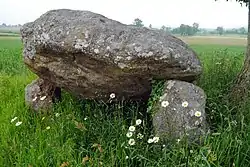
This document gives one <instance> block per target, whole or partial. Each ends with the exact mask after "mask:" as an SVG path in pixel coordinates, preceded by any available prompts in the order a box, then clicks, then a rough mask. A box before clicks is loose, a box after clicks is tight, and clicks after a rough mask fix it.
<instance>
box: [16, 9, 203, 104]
mask: <svg viewBox="0 0 250 167" xmlns="http://www.w3.org/2000/svg"><path fill="white" fill-rule="evenodd" d="M21 36H22V41H23V44H24V50H23V55H24V62H25V64H26V65H27V66H28V67H29V68H30V69H31V70H32V71H33V72H34V73H36V74H37V75H38V76H39V77H40V78H42V79H45V80H48V81H50V83H51V84H53V85H55V86H56V87H60V88H63V89H65V90H66V91H68V92H71V93H73V94H75V95H78V96H81V97H83V98H90V99H97V100H98V99H102V100H107V99H109V98H110V94H111V93H114V94H115V97H116V99H141V98H145V97H148V95H149V94H150V91H151V80H152V79H154V78H155V79H178V80H183V81H193V80H195V79H196V77H197V76H199V75H200V74H201V72H202V68H201V64H200V61H199V60H198V58H197V56H196V54H195V52H194V51H193V50H192V49H190V48H189V47H188V46H187V45H186V44H185V43H184V42H183V41H181V40H180V39H178V38H176V37H174V36H172V35H169V34H167V33H164V32H162V31H159V30H151V29H148V28H141V27H136V26H132V25H125V24H122V23H120V22H117V21H114V20H111V19H109V18H107V17H104V16H102V15H100V14H96V13H92V12H90V11H79V10H67V9H61V10H52V11H48V12H47V13H45V14H43V15H42V16H41V17H40V18H38V19H37V20H35V21H34V22H30V23H27V24H25V25H24V26H23V27H22V28H21Z"/></svg>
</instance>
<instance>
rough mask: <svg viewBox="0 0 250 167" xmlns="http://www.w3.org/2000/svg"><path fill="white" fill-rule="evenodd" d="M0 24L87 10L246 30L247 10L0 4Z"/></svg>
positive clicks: (120, 2) (44, 1)
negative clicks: (64, 10) (48, 13)
mask: <svg viewBox="0 0 250 167" xmlns="http://www.w3.org/2000/svg"><path fill="white" fill-rule="evenodd" d="M0 8H1V9H0V24H2V23H7V24H23V23H26V22H30V21H34V20H35V19H36V18H38V17H39V16H40V15H41V14H43V13H45V12H46V11H48V10H51V9H60V8H67V9H78V10H89V11H92V12H96V13H99V14H103V15H104V16H106V17H109V18H111V19H114V20H117V21H120V22H122V23H125V24H131V23H132V22H133V20H134V19H135V18H137V17H138V18H140V19H142V20H143V22H144V24H145V25H146V26H148V25H149V24H152V25H153V27H161V26H162V25H165V26H172V27H177V26H179V25H180V24H182V23H183V24H190V25H191V24H193V22H197V23H199V24H200V27H202V28H216V27H217V26H223V27H224V28H233V27H242V26H245V27H246V26H247V8H246V7H245V6H242V7H241V5H240V4H239V3H237V2H235V0H232V2H230V0H229V2H226V0H218V1H217V2H215V1H214V0H0Z"/></svg>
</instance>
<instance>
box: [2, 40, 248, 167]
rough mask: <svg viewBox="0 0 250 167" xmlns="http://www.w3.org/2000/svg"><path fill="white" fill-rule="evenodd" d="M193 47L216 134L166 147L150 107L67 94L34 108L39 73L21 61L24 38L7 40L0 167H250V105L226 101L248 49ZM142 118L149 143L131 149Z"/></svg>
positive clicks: (141, 129)
mask: <svg viewBox="0 0 250 167" xmlns="http://www.w3.org/2000/svg"><path fill="white" fill-rule="evenodd" d="M192 47H193V48H195V50H197V52H198V53H199V57H200V59H201V61H202V63H203V66H204V72H203V75H202V76H201V78H200V79H199V80H198V83H197V84H198V85H199V86H200V87H202V88H203V89H204V90H205V92H206V94H207V96H208V99H207V108H206V112H207V118H208V121H209V123H210V125H211V134H210V135H209V136H208V138H207V139H206V140H205V143H204V145H201V146H190V147H188V146H187V145H186V144H185V142H180V143H176V144H174V145H172V147H167V144H166V146H165V147H164V146H163V145H162V144H160V143H159V144H158V143H156V144H148V143H147V139H148V138H149V137H152V135H153V134H151V128H152V126H151V118H150V116H149V115H147V114H146V110H147V108H148V107H150V106H147V105H148V104H139V103H128V102H127V103H125V102H120V103H115V104H107V103H101V102H94V101H85V100H78V99H76V98H75V97H72V96H71V95H69V94H67V93H64V95H63V100H62V102H60V103H58V104H57V105H55V107H54V108H53V109H52V110H51V112H50V113H47V114H39V113H35V112H33V111H30V110H29V109H28V108H27V107H26V105H25V102H24V88H25V86H26V85H27V84H28V83H30V82H31V81H32V80H33V79H35V78H36V76H35V75H34V74H32V73H31V72H30V71H29V70H28V69H27V68H26V67H25V66H24V65H23V63H22V50H21V43H20V41H18V40H6V39H5V40H1V39H0V60H1V61H0V166H4V167H5V166H6V167H11V166H17V167H18V166H20V167H24V166H32V167H43V166H44V167H48V166H53V167H54V166H74V167H78V166H79V167H80V166H84V164H85V165H86V166H105V167H111V166H131V167H132V166H133V167H135V166H150V167H151V166H152V167H155V166H166V167H169V166H174V167H176V166H192V167H193V166H194V167H196V166H197V167H199V166H212V167H215V166H216V167H220V166H221V167H226V166H228V167H229V166H230V167H232V166H237V167H245V166H246V167H247V166H249V164H250V136H249V135H248V134H249V133H250V120H249V119H250V115H249V110H250V105H248V104H246V105H245V106H243V107H239V106H230V104H229V103H228V102H227V101H226V100H225V98H223V97H224V96H225V95H226V94H227V91H228V88H229V87H230V86H231V83H232V81H233V79H234V78H235V76H236V75H237V73H238V72H239V70H240V68H241V66H242V60H243V52H244V50H243V49H244V48H243V47H242V48H241V49H239V50H237V51H235V50H230V49H228V50H225V49H219V50H218V49H213V47H211V48H210V49H209V50H202V49H200V48H201V47H202V46H198V45H197V46H192ZM154 92H156V94H155V96H157V92H158V91H157V90H154ZM153 96H154V95H153ZM149 104H150V103H149ZM14 117H17V120H15V121H14V122H12V123H11V119H13V118H14ZM136 119H141V120H143V123H142V124H141V125H140V126H136V130H139V131H140V133H142V134H143V135H144V138H143V139H142V140H139V139H136V138H135V139H136V144H135V145H134V146H130V145H128V138H127V137H126V133H127V131H128V128H129V126H131V125H134V124H135V120H136ZM18 121H20V122H22V124H21V125H20V126H16V125H15V124H16V122H18Z"/></svg>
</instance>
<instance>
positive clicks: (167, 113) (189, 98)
mask: <svg viewBox="0 0 250 167" xmlns="http://www.w3.org/2000/svg"><path fill="white" fill-rule="evenodd" d="M205 104H206V95H205V93H204V91H203V90H202V89H201V88H199V87H198V86H195V85H193V84H191V83H188V82H184V81H177V80H169V81H167V82H166V83H165V85H164V92H163V95H162V96H161V97H160V100H159V102H158V103H157V106H156V107H154V112H153V125H154V129H155V133H156V135H157V136H159V137H160V138H161V139H162V140H163V141H164V140H165V141H168V142H169V141H173V140H174V141H179V140H182V139H183V138H185V137H186V138H187V139H188V142H189V143H191V142H195V143H200V142H201V141H202V140H203V139H204V138H203V137H204V136H205V134H206V133H207V131H208V127H207V123H206V114H205Z"/></svg>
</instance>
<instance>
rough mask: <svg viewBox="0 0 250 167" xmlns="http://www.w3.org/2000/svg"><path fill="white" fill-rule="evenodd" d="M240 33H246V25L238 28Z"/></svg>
mask: <svg viewBox="0 0 250 167" xmlns="http://www.w3.org/2000/svg"><path fill="white" fill-rule="evenodd" d="M238 33H240V34H246V33H247V30H246V29H245V28H244V27H241V28H239V29H238Z"/></svg>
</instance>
